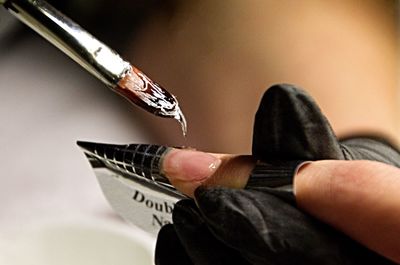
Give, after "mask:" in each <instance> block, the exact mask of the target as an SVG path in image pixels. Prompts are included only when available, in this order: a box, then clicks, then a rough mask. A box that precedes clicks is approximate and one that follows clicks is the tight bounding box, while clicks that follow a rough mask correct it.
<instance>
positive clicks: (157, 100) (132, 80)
mask: <svg viewBox="0 0 400 265" xmlns="http://www.w3.org/2000/svg"><path fill="white" fill-rule="evenodd" d="M114 89H115V90H116V92H118V93H119V94H121V95H123V96H124V97H126V98H127V99H128V100H130V101H132V102H133V103H135V104H136V105H138V106H140V107H142V108H143V109H145V110H146V111H148V112H150V113H152V114H155V115H157V116H160V117H166V118H173V119H175V120H177V121H178V122H179V123H180V125H181V128H182V133H183V135H184V136H186V132H187V124H186V119H185V116H183V113H182V111H181V109H180V107H179V104H178V101H177V99H176V97H175V96H174V95H172V94H171V93H169V92H168V91H167V90H165V89H164V88H162V87H161V86H160V85H159V84H157V83H155V82H153V81H152V80H151V79H150V78H148V77H147V76H146V75H145V74H144V73H143V72H141V71H140V70H139V69H137V68H135V67H133V66H131V68H130V70H129V71H128V72H127V73H126V74H125V76H124V77H123V78H122V79H121V80H120V81H119V82H118V85H117V86H116V87H115V88H114Z"/></svg>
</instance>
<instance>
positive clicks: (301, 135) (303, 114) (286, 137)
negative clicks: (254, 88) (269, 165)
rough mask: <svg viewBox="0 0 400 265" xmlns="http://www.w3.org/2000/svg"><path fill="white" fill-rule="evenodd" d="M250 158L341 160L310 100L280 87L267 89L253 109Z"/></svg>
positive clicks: (329, 131)
mask: <svg viewBox="0 0 400 265" xmlns="http://www.w3.org/2000/svg"><path fill="white" fill-rule="evenodd" d="M253 155H254V156H255V157H256V158H257V159H260V160H263V161H274V160H317V159H343V155H342V151H341V149H340V145H339V143H338V141H337V139H336V136H335V134H334V132H333V130H332V128H331V126H330V124H329V122H328V121H327V119H326V118H325V116H324V115H323V114H322V112H321V110H320V109H319V107H318V105H317V104H316V103H315V102H314V100H313V99H312V98H311V97H310V96H309V95H308V94H307V93H306V92H305V91H303V90H301V89H298V88H296V87H294V86H292V85H287V84H281V85H275V86H273V87H271V88H269V89H268V90H267V91H266V92H265V94H264V96H263V98H262V100H261V103H260V106H259V108H258V110H257V113H256V117H255V121H254V129H253Z"/></svg>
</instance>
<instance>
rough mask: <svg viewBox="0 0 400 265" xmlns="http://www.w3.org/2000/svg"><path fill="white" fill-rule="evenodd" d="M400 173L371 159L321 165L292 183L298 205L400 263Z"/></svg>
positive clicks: (309, 167) (306, 168)
mask: <svg viewBox="0 0 400 265" xmlns="http://www.w3.org/2000/svg"><path fill="white" fill-rule="evenodd" d="M399 190H400V169H398V168H395V167H393V166H389V165H386V164H382V163H378V162H372V161H329V160H326V161H317V162H312V163H309V164H306V165H305V166H303V167H302V168H301V169H300V171H299V172H298V174H297V175H296V176H295V179H294V192H295V195H296V200H297V203H298V205H299V207H301V208H303V209H304V210H305V211H307V212H309V213H310V214H312V215H314V216H315V217H317V218H319V219H321V220H323V221H325V222H327V223H329V224H331V225H333V226H334V227H336V228H338V229H339V230H341V231H343V232H344V233H346V234H347V235H349V236H351V237H352V238H354V239H355V240H358V241H359V242H361V243H362V244H364V245H366V246H367V247H369V248H371V249H373V250H375V251H377V252H378V253H381V254H382V255H384V256H386V257H388V258H390V259H392V260H394V261H396V262H400V196H399Z"/></svg>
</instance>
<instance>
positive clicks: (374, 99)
mask: <svg viewBox="0 0 400 265" xmlns="http://www.w3.org/2000/svg"><path fill="white" fill-rule="evenodd" d="M49 2H51V3H52V4H53V5H55V6H56V7H57V8H59V9H60V10H62V11H63V12H64V13H66V14H67V15H68V16H69V17H71V18H72V19H73V20H75V21H76V22H78V23H79V24H80V25H82V26H83V27H84V28H86V29H87V30H88V31H89V32H91V33H92V34H93V35H95V36H96V37H98V38H99V39H100V40H102V41H103V42H105V43H106V44H108V45H110V46H111V47H113V48H114V49H115V50H117V51H118V52H119V53H120V54H121V55H123V56H124V57H125V58H126V59H127V60H129V61H130V62H132V64H133V65H135V66H137V67H138V68H139V69H141V70H143V71H144V72H145V73H147V74H148V75H149V76H150V77H151V78H152V79H153V80H155V81H156V82H158V83H160V84H161V85H163V86H164V87H166V88H167V89H168V90H169V91H170V92H172V93H173V94H175V95H176V96H177V97H178V100H179V101H180V104H181V107H182V109H183V112H184V113H185V115H186V118H187V121H188V136H187V137H186V138H184V137H183V136H182V134H181V132H180V127H179V125H178V124H177V123H176V122H174V121H172V120H165V119H161V118H158V117H153V116H152V115H150V114H148V113H145V112H144V111H142V110H141V109H139V108H137V107H135V106H131V105H130V104H129V103H128V102H126V101H125V100H124V99H123V98H121V97H120V96H118V95H116V94H115V93H113V92H112V91H110V90H109V89H107V88H106V87H105V86H104V85H102V84H101V83H100V82H99V81H97V80H96V79H94V78H93V77H91V76H90V75H89V74H88V73H86V72H85V71H83V70H82V69H81V68H80V66H78V65H76V64H75V63H74V62H72V61H71V60H70V59H69V58H67V57H66V56H65V55H63V54H62V53H61V52H59V51H58V50H57V49H56V48H54V47H52V46H51V45H50V44H48V43H47V42H46V41H45V40H43V39H42V38H41V37H39V36H38V35H37V34H36V33H34V32H33V31H31V30H30V29H28V28H27V27H26V26H24V25H22V24H21V23H20V22H18V21H17V20H16V19H14V18H13V17H12V16H11V15H10V14H9V13H7V11H6V10H5V9H4V8H0V89H1V93H2V95H1V97H0V101H1V104H0V121H1V122H0V150H1V154H0V156H1V157H0V159H1V161H2V162H1V165H2V174H1V177H0V180H1V184H0V237H1V238H3V239H7V240H9V241H5V242H6V243H5V244H7V242H16V241H15V240H19V239H18V238H20V237H19V236H20V235H24V234H26V233H27V232H26V230H27V229H28V230H29V229H30V228H31V227H42V228H43V227H49V226H48V225H47V224H49V223H51V224H52V225H54V224H63V225H64V226H63V227H64V229H65V224H81V223H82V222H83V223H85V224H86V225H87V226H85V227H97V226H95V224H97V223H98V222H100V223H102V225H100V227H101V229H100V230H102V231H104V229H103V228H109V229H110V231H111V230H112V231H113V232H115V229H114V228H116V227H118V229H120V228H121V227H126V226H127V225H126V224H125V223H124V222H123V221H122V220H120V219H119V217H117V216H116V215H115V213H114V212H113V210H112V209H110V207H109V205H108V203H107V202H106V201H105V199H104V197H103V195H102V193H101V191H100V188H99V186H98V184H97V182H96V179H95V176H94V174H93V172H92V170H91V168H90V166H89V164H88V163H87V161H86V160H85V157H84V155H83V153H82V152H81V151H80V150H79V149H78V148H77V147H76V144H75V142H76V140H78V139H80V140H92V141H103V142H113V143H129V142H131V143H134V142H149V143H160V144H166V145H173V146H175V145H184V146H191V147H193V148H197V149H201V150H206V151H212V152H231V153H250V152H251V137H252V124H253V117H254V114H255V112H256V110H257V107H258V103H259V100H260V98H261V96H262V94H263V93H264V91H265V90H266V89H267V88H268V87H270V86H271V85H273V84H275V83H293V84H296V85H298V86H300V87H303V88H304V89H306V90H307V91H308V92H309V93H311V95H313V96H314V97H315V98H316V100H317V102H319V104H320V106H321V108H322V110H323V111H324V113H325V114H326V115H327V117H328V119H329V120H330V121H331V123H332V126H333V128H334V130H335V131H336V132H337V134H338V135H348V134H352V133H360V132H362V133H374V134H381V135H385V136H387V137H389V138H391V139H392V140H393V141H398V139H399V138H400V137H399V135H400V134H399V131H400V130H399V114H400V110H399V105H400V104H399V98H400V92H399V91H400V85H399V84H400V79H399V76H400V75H399V73H400V67H399V61H400V60H399V59H400V58H399V56H400V53H399V47H400V45H399V44H400V33H399V28H400V27H399V4H398V1H394V0H382V1H373V0H366V1H359V0H343V1H319V0H305V1H289V0H287V1H286V0H285V1H258V0H249V1H242V0H230V1H212V0H204V1H184V0H165V1H163V0H131V1H127V0H114V1H109V0H97V1H92V0H90V1H89V0H85V1H83V0H69V1H60V0H58V1H49ZM44 224H46V225H44ZM68 229H69V228H68ZM68 229H66V230H65V231H69V232H68V233H69V234H70V233H71V232H70V231H71V230H68ZM118 229H117V230H118ZM55 230H56V231H61V230H62V229H61V230H60V229H59V230H57V229H55ZM78 230H79V229H78ZM106 230H107V229H106ZM29 231H30V230H29ZM62 231H64V230H62ZM73 231H75V233H76V234H77V237H78V235H81V234H80V232H77V229H75V230H73ZM79 231H81V230H79ZM85 231H87V230H85ZM107 231H108V230H107ZM65 233H67V232H65ZM110 233H111V232H110ZM118 233H119V232H118ZM118 233H117V234H118ZM123 234H128V235H131V236H132V237H131V238H140V244H143V246H145V249H140V248H139V251H140V252H146V251H148V252H146V253H148V255H149V256H150V257H151V255H152V252H151V250H152V248H153V245H152V244H154V238H152V237H150V236H148V235H147V234H144V233H143V232H142V231H140V230H139V229H136V228H135V227H132V226H128V229H127V230H124V232H123ZM107 235H108V234H107ZM118 235H121V233H119V234H118ZM58 238H59V237H58ZM10 240H11V241H10ZM13 240H14V241H13ZM67 241H68V240H67ZM96 241H97V242H99V241H101V240H98V238H97V239H96ZM105 241H107V240H105ZM21 242H22V241H21ZM68 242H70V241H68ZM110 242H114V241H110ZM52 244H53V243H52ZM54 244H56V243H54ZM65 244H67V243H65ZM85 244H86V246H89V245H90V243H88V242H86V243H85ZM8 245H12V244H10V243H8ZM65 246H66V245H63V247H65ZM82 247H83V246H82ZM98 247H99V248H100V245H99V246H98ZM103 247H104V248H107V249H110V248H109V245H104V246H103ZM83 248H84V247H83ZM6 249H8V252H7V253H8V254H7V255H5V257H11V256H12V254H13V253H14V252H15V251H19V250H18V248H15V249H9V248H6ZM84 249H85V248H84ZM90 251H91V250H90V249H89V248H88V252H90ZM10 253H11V254H10ZM98 253H100V252H98ZM98 253H97V254H98ZM102 253H106V252H102ZM124 253H125V252H124ZM114 254H115V255H119V256H120V257H125V256H124V254H121V253H114ZM110 255H111V254H110ZM129 257H130V256H129ZM126 259H128V257H127V258H126ZM102 260H105V259H102ZM92 261H93V262H94V259H92ZM150 262H151V261H150ZM0 263H2V264H10V263H9V262H8V263H4V262H1V255H0ZM15 264H17V263H15ZM24 264H26V263H24ZM30 264H39V263H30ZM41 264H44V263H41ZM59 264H60V263H59ZM85 264H91V263H88V262H87V261H86V263H85ZM93 264H100V263H93ZM105 264H109V263H105ZM110 264H111V263H110ZM119 264H123V263H119ZM142 264H145V263H142Z"/></svg>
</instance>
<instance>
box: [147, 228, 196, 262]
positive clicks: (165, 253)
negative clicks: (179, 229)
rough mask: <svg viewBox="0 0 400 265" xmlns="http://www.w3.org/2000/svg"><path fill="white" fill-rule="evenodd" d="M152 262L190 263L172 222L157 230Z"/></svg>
mask: <svg viewBox="0 0 400 265" xmlns="http://www.w3.org/2000/svg"><path fill="white" fill-rule="evenodd" d="M154 262H155V264H156V265H170V264H182V265H192V264H193V262H192V261H191V260H190V258H189V256H188V255H187V254H186V251H185V249H184V248H183V246H182V244H181V242H180V240H179V238H178V236H177V234H176V231H175V228H174V226H173V225H172V224H167V225H164V226H163V227H162V228H161V230H160V231H159V232H158V236H157V244H156V251H155V259H154Z"/></svg>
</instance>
